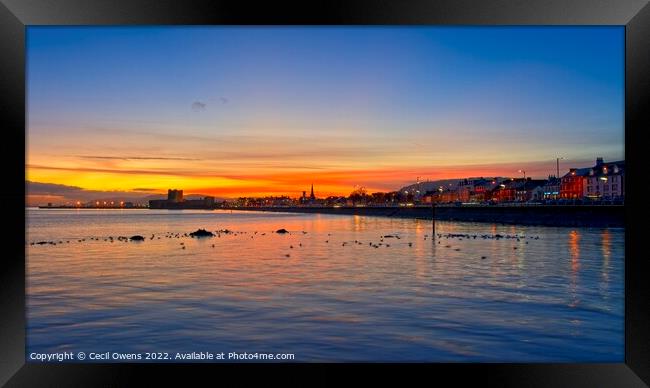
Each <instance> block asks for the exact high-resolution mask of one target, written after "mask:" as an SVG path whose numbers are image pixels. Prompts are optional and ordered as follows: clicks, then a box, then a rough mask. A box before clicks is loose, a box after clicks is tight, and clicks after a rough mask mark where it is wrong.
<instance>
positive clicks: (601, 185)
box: [583, 158, 625, 199]
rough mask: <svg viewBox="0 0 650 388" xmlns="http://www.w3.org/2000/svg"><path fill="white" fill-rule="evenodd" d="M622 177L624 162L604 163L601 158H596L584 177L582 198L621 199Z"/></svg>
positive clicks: (623, 187)
mask: <svg viewBox="0 0 650 388" xmlns="http://www.w3.org/2000/svg"><path fill="white" fill-rule="evenodd" d="M624 177H625V161H624V160H619V161H616V162H609V163H605V162H604V160H603V158H598V159H596V165H595V166H594V167H592V168H591V169H590V170H589V173H588V175H587V176H586V177H585V185H584V191H583V196H584V197H585V198H589V199H623V198H624V197H625V186H624Z"/></svg>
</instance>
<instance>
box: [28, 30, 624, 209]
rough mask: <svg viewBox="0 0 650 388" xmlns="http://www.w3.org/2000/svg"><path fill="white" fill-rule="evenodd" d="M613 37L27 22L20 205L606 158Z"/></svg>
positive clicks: (610, 143) (614, 95) (614, 127)
mask: <svg viewBox="0 0 650 388" xmlns="http://www.w3.org/2000/svg"><path fill="white" fill-rule="evenodd" d="M296 30H300V34H297V33H296ZM622 42H623V29H622V28H618V27H611V28H603V27H598V28H591V27H544V28H534V27H530V28H523V29H522V28H519V29H511V28H507V27H504V28H495V27H490V28H480V27H472V28H469V27H467V28H465V27H463V28H461V27H457V28H448V27H447V28H441V27H422V28H385V27H382V28H364V29H359V28H345V27H336V28H297V27H296V28H280V29H278V28H260V27H257V28H240V27H238V28H227V27H224V28H218V27H209V28H204V27H192V28H188V27H175V28H164V29H161V28H154V27H146V28H145V27H119V28H118V27H111V28H89V27H74V28H73V27H66V28H57V27H29V28H28V33H27V59H28V60H27V71H28V85H27V92H28V93H27V98H28V117H27V123H28V124H27V150H26V180H27V181H29V182H33V183H34V184H28V187H29V188H31V189H32V190H28V198H27V202H28V203H30V202H32V203H34V202H38V203H44V202H56V201H59V200H63V199H64V198H68V197H70V198H72V197H71V196H74V195H77V196H81V197H84V196H86V197H89V196H92V195H94V196H96V197H100V196H105V195H113V194H115V193H121V194H122V195H123V194H125V193H126V194H128V195H131V196H134V197H138V196H141V197H145V196H148V195H152V194H159V195H164V193H165V192H166V190H167V189H168V188H170V187H179V188H184V189H185V190H186V192H187V193H196V194H203V195H211V196H215V197H221V198H236V197H240V196H267V195H290V196H294V197H295V196H299V195H300V193H301V191H302V190H305V189H308V187H307V188H305V187H304V186H305V185H309V184H310V183H312V182H313V183H315V184H316V187H317V192H318V195H319V196H329V195H348V194H349V193H350V191H351V190H352V189H353V188H354V187H355V186H363V187H366V188H367V190H368V191H370V192H373V191H377V192H378V191H392V190H396V189H399V187H402V186H404V185H407V184H410V183H413V182H414V181H415V180H416V179H417V177H420V179H422V180H426V179H429V180H439V179H462V178H465V177H480V176H508V177H519V176H520V173H518V171H519V170H524V171H526V172H527V176H529V177H536V178H545V177H547V176H548V175H553V174H554V173H555V163H556V159H555V158H556V157H564V159H563V160H562V161H561V165H562V170H566V169H568V168H569V167H579V166H581V165H588V164H589V163H591V162H592V161H593V158H594V155H597V156H602V157H604V158H605V159H606V160H621V159H624V151H623V149H624V130H623V124H624V123H623V101H624V100H623V91H624V88H623V74H624V73H623V64H624V61H623V59H624V58H623V45H622ZM169 53H174V55H172V56H170V55H169ZM34 188H37V189H38V190H34ZM39 190H40V191H39Z"/></svg>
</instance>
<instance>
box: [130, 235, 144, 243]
mask: <svg viewBox="0 0 650 388" xmlns="http://www.w3.org/2000/svg"><path fill="white" fill-rule="evenodd" d="M131 241H144V237H142V236H140V235H139V234H136V235H135V236H131Z"/></svg>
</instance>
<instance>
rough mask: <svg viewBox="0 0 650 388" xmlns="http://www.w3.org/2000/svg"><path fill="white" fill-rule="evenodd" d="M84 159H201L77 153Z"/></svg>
mask: <svg viewBox="0 0 650 388" xmlns="http://www.w3.org/2000/svg"><path fill="white" fill-rule="evenodd" d="M77 157H78V158H82V159H108V160H201V159H196V158H182V157H162V156H161V157H156V156H94V155H77Z"/></svg>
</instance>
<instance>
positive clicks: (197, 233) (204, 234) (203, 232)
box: [190, 229, 214, 237]
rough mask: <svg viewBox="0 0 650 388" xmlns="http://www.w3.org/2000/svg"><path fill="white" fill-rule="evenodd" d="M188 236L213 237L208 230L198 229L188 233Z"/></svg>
mask: <svg viewBox="0 0 650 388" xmlns="http://www.w3.org/2000/svg"><path fill="white" fill-rule="evenodd" d="M190 236H192V237H213V236H214V233H212V232H210V231H209V230H205V229H198V230H196V231H195V232H192V233H190Z"/></svg>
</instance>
